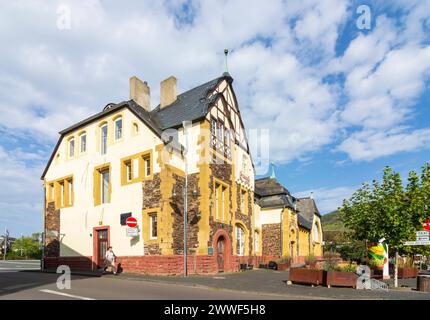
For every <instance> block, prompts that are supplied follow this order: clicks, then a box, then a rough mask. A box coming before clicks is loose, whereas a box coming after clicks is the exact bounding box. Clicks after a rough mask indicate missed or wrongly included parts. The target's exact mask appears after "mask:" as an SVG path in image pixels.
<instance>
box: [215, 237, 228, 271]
mask: <svg viewBox="0 0 430 320" xmlns="http://www.w3.org/2000/svg"><path fill="white" fill-rule="evenodd" d="M213 248H214V255H215V263H216V265H217V266H216V267H217V270H218V272H228V271H231V270H230V269H231V268H230V256H231V240H230V237H229V236H228V234H227V232H226V231H225V230H224V229H219V230H217V232H215V234H214V236H213Z"/></svg>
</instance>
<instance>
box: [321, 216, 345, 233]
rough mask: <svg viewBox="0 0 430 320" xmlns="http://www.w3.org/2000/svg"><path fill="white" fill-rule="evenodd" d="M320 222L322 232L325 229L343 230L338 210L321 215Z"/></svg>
mask: <svg viewBox="0 0 430 320" xmlns="http://www.w3.org/2000/svg"><path fill="white" fill-rule="evenodd" d="M321 223H322V227H323V230H324V232H326V231H345V230H346V228H345V226H344V225H343V223H342V221H341V220H340V216H339V212H338V211H333V212H330V213H327V214H325V215H323V216H321Z"/></svg>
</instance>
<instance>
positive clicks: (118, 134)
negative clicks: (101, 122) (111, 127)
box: [115, 117, 122, 140]
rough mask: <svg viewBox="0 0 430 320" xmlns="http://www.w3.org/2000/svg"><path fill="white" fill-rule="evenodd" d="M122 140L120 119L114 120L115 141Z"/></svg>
mask: <svg viewBox="0 0 430 320" xmlns="http://www.w3.org/2000/svg"><path fill="white" fill-rule="evenodd" d="M121 138H122V117H118V118H116V119H115V140H119V139H121Z"/></svg>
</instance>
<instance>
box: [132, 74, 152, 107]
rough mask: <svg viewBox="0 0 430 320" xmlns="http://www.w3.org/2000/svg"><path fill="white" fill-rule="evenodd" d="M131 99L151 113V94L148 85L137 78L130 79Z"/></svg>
mask: <svg viewBox="0 0 430 320" xmlns="http://www.w3.org/2000/svg"><path fill="white" fill-rule="evenodd" d="M130 99H133V100H134V101H135V102H136V103H137V104H139V105H140V106H142V107H143V108H145V110H146V111H151V93H150V90H149V86H148V83H147V82H146V81H145V82H144V81H142V80H140V79H139V78H138V77H136V76H133V77H131V78H130Z"/></svg>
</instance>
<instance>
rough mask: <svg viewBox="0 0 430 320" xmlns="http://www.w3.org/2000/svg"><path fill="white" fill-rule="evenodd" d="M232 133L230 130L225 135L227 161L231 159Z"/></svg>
mask: <svg viewBox="0 0 430 320" xmlns="http://www.w3.org/2000/svg"><path fill="white" fill-rule="evenodd" d="M230 144H231V133H230V130H229V129H226V130H225V133H224V150H225V157H226V158H227V159H231V145H230Z"/></svg>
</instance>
